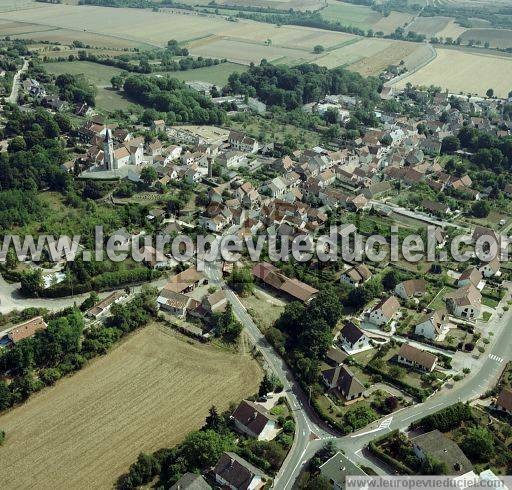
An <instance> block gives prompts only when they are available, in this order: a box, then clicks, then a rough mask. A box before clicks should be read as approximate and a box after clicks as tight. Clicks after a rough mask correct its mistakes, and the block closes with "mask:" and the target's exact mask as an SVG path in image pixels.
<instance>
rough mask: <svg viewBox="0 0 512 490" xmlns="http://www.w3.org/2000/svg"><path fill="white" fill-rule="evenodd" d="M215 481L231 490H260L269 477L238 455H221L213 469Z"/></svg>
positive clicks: (228, 453) (227, 453) (229, 453)
mask: <svg viewBox="0 0 512 490" xmlns="http://www.w3.org/2000/svg"><path fill="white" fill-rule="evenodd" d="M213 473H214V475H215V481H216V482H217V483H218V484H219V485H221V486H223V487H224V486H225V487H227V488H229V489H231V490H239V489H244V490H245V489H247V490H249V489H250V490H260V489H261V488H263V487H264V486H265V483H266V481H267V480H269V477H268V476H267V475H265V473H263V471H261V470H259V469H258V468H256V467H255V466H253V465H252V464H251V463H248V462H247V461H246V460H245V459H243V458H241V457H240V456H238V454H235V453H231V452H226V453H223V454H222V456H221V457H220V459H219V461H217V464H216V465H215V468H214V469H213Z"/></svg>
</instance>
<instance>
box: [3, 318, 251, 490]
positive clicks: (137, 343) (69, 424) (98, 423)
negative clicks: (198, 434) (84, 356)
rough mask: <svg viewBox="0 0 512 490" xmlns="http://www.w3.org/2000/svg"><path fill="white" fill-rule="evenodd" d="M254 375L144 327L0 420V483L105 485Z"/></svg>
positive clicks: (228, 358)
mask: <svg viewBox="0 0 512 490" xmlns="http://www.w3.org/2000/svg"><path fill="white" fill-rule="evenodd" d="M205 373H207V375H205ZM259 378H260V369H259V367H258V365H257V363H256V362H255V361H253V360H251V359H250V358H248V357H243V356H240V355H234V354H228V353H226V352H224V351H221V350H219V349H216V348H213V347H210V346H204V345H197V344H195V343H194V344H190V343H188V342H185V341H183V340H181V339H179V338H177V337H175V336H174V334H172V333H170V332H169V331H167V330H164V329H163V327H158V326H156V325H152V326H148V327H146V328H145V329H143V330H141V331H139V332H137V333H135V334H133V335H132V336H130V337H129V338H128V339H127V340H126V341H124V342H123V343H121V344H120V345H119V346H118V347H117V348H115V349H114V350H113V351H111V352H110V353H109V354H107V355H106V356H104V357H101V358H99V359H97V360H95V361H93V362H92V363H91V364H90V365H89V366H87V367H86V368H84V369H83V370H82V371H80V372H79V373H76V374H75V375H74V376H72V377H69V378H67V379H64V380H61V381H60V382H58V383H57V385H56V386H54V387H53V388H49V389H46V390H44V391H43V392H41V393H39V394H37V395H35V396H33V397H32V398H31V399H30V401H28V402H27V403H25V404H24V405H22V406H20V407H18V408H16V409H14V410H12V411H10V412H8V413H6V414H4V415H3V416H1V417H0V426H1V427H2V428H3V429H4V430H5V431H6V432H7V435H8V437H7V440H6V442H5V444H4V445H3V446H2V447H1V448H0V459H1V460H2V471H1V473H0V487H2V488H23V489H28V488H84V482H87V485H86V486H87V488H111V487H112V485H113V483H114V482H115V480H116V478H117V477H118V476H119V475H120V474H121V473H123V472H124V471H126V470H127V469H128V466H129V465H130V464H131V463H132V462H133V461H134V460H135V458H136V456H137V455H138V453H139V452H140V451H141V450H142V451H146V452H150V451H154V450H156V449H159V448H161V447H169V446H172V445H174V444H176V443H177V442H179V441H180V440H182V439H183V437H184V436H185V434H186V433H187V432H189V431H190V430H192V429H197V428H199V427H200V426H201V425H202V423H203V421H204V418H205V416H206V415H207V413H208V408H209V407H210V406H211V405H212V404H215V405H217V406H218V407H219V409H222V410H225V409H227V408H228V405H229V403H230V402H232V401H238V400H240V399H241V398H243V397H245V396H248V395H249V394H251V393H253V392H254V391H255V390H256V389H257V386H258V383H259Z"/></svg>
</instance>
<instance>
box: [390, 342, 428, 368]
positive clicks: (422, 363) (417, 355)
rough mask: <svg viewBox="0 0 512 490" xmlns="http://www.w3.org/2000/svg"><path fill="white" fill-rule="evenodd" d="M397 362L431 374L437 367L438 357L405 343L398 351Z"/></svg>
mask: <svg viewBox="0 0 512 490" xmlns="http://www.w3.org/2000/svg"><path fill="white" fill-rule="evenodd" d="M397 361H398V362H399V363H400V364H405V365H406V366H409V367H413V368H415V369H419V370H420V371H425V372H429V373H430V372H431V371H433V370H434V368H435V367H436V364H437V356H435V355H434V354H432V353H431V352H427V351H424V350H421V349H418V348H416V347H414V346H413V345H410V344H406V343H404V344H402V347H400V350H399V351H398V354H397Z"/></svg>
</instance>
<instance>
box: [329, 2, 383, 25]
mask: <svg viewBox="0 0 512 490" xmlns="http://www.w3.org/2000/svg"><path fill="white" fill-rule="evenodd" d="M320 14H321V16H322V17H323V18H324V19H325V20H329V21H331V22H340V23H341V24H343V25H346V26H354V27H359V28H360V29H365V30H366V29H370V28H373V26H374V25H375V23H376V22H377V21H379V20H380V19H381V18H382V15H380V14H379V13H378V12H376V11H375V10H372V9H371V8H370V7H366V6H365V5H353V4H350V3H343V2H334V3H330V4H329V5H328V6H327V7H326V8H324V9H322V10H321V11H320Z"/></svg>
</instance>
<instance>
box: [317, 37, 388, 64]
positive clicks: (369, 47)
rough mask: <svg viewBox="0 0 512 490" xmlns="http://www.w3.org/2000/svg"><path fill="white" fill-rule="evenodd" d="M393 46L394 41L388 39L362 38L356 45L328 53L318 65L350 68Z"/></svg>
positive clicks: (319, 60)
mask: <svg viewBox="0 0 512 490" xmlns="http://www.w3.org/2000/svg"><path fill="white" fill-rule="evenodd" d="M392 44H393V41H391V40H388V39H372V38H360V39H359V40H358V41H357V42H355V43H352V44H350V45H348V46H344V47H341V48H339V49H335V50H333V51H330V52H328V53H326V54H325V55H324V56H322V57H321V58H319V59H317V60H316V63H318V64H319V65H323V66H326V67H328V68H335V67H337V66H342V65H344V66H348V65H350V64H352V63H356V62H357V61H359V60H362V59H365V58H368V57H371V56H373V55H375V54H377V53H380V52H382V51H384V50H385V49H387V48H388V47H389V46H390V45H392Z"/></svg>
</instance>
